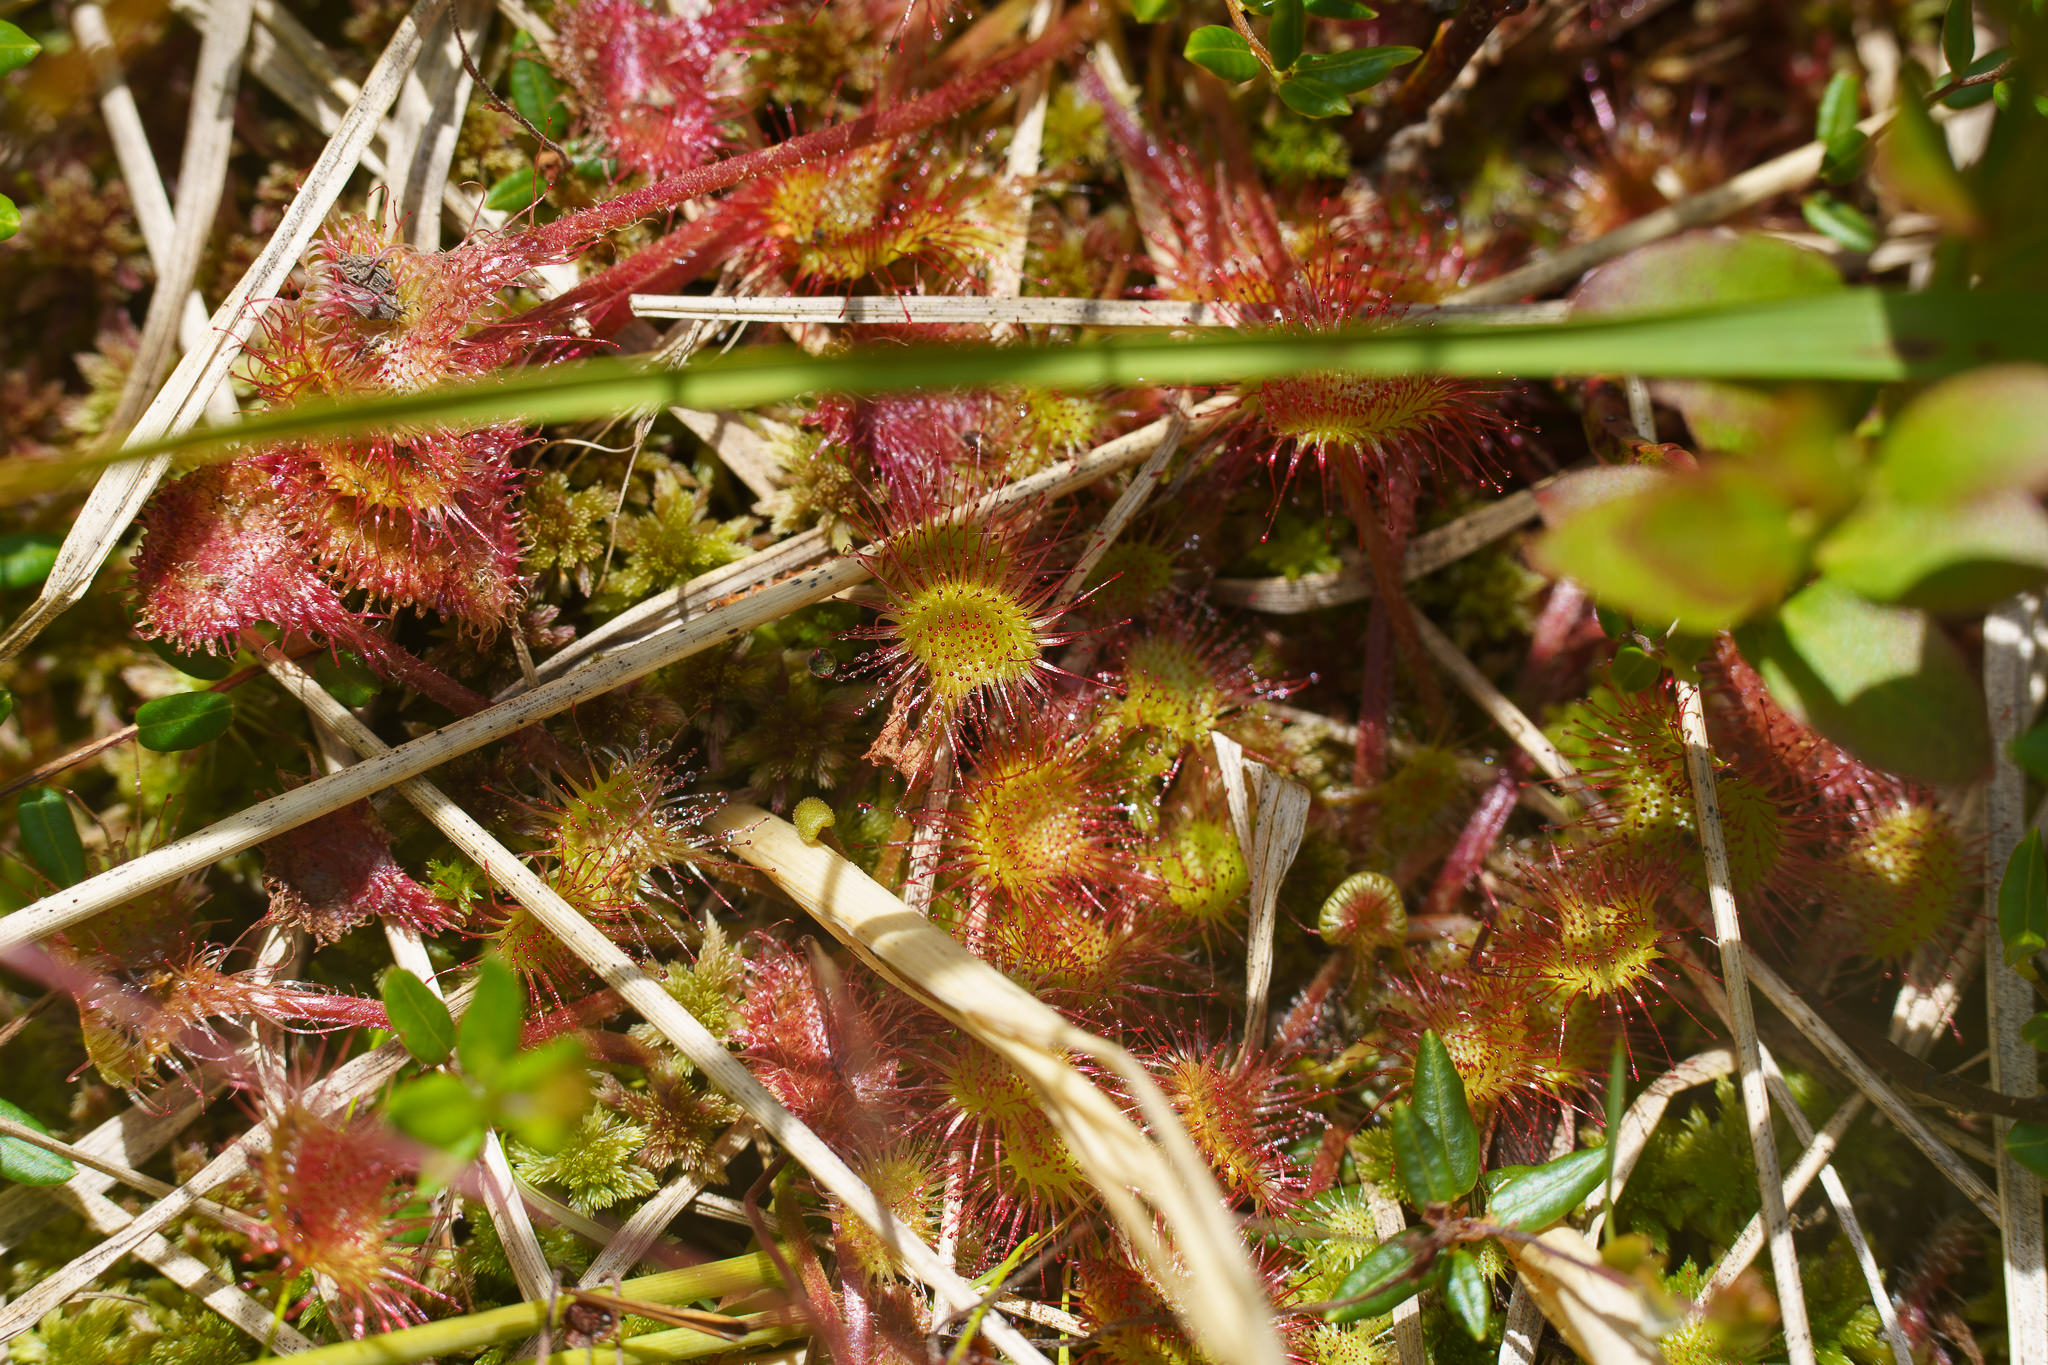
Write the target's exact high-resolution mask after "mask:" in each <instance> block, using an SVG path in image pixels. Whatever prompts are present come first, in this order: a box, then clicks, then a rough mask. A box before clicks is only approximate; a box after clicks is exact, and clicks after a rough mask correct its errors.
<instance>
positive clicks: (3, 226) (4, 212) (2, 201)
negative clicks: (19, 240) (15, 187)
mask: <svg viewBox="0 0 2048 1365" xmlns="http://www.w3.org/2000/svg"><path fill="white" fill-rule="evenodd" d="M19 231H21V209H20V208H18V207H17V206H16V205H15V202H14V201H13V200H12V199H9V198H8V197H7V196H6V195H4V194H0V242H4V241H6V240H7V239H8V238H9V237H12V236H13V235H14V234H15V233H17V232H19Z"/></svg>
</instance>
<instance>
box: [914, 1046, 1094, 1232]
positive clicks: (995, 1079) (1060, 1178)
mask: <svg viewBox="0 0 2048 1365" xmlns="http://www.w3.org/2000/svg"><path fill="white" fill-rule="evenodd" d="M932 1069H933V1071H934V1073H935V1079H934V1081H933V1088H934V1089H935V1090H936V1091H938V1092H939V1099H940V1102H939V1103H938V1104H936V1105H934V1106H932V1107H931V1108H930V1109H929V1110H928V1111H927V1112H928V1113H929V1114H930V1115H931V1119H930V1120H929V1121H930V1122H931V1123H933V1124H934V1125H936V1127H937V1130H938V1131H937V1138H936V1140H937V1141H938V1143H939V1144H940V1148H941V1150H942V1151H943V1152H945V1153H946V1160H947V1162H948V1164H949V1165H948V1169H949V1184H951V1185H954V1186H956V1187H957V1188H959V1189H960V1190H961V1191H962V1192H963V1205H962V1212H961V1227H962V1228H963V1229H969V1228H971V1229H974V1230H975V1232H976V1234H977V1240H978V1241H980V1242H981V1243H983V1244H984V1245H986V1246H988V1247H991V1248H995V1247H1004V1246H1008V1245H1011V1244H1014V1243H1015V1242H1016V1241H1018V1240H1020V1239H1022V1238H1024V1237H1028V1236H1030V1235H1031V1234H1032V1233H1034V1232H1038V1231H1040V1230H1042V1229H1044V1228H1046V1227H1049V1226H1051V1224H1052V1222H1053V1220H1054V1219H1055V1218H1056V1217H1057V1216H1058V1214H1059V1212H1060V1211H1061V1210H1063V1209H1066V1208H1071V1207H1072V1206H1073V1205H1074V1204H1075V1203H1077V1202H1080V1201H1084V1200H1087V1199H1088V1198H1089V1197H1090V1194H1089V1185H1088V1178H1087V1177H1086V1176H1085V1175H1083V1174H1082V1173H1081V1168H1080V1167H1079V1166H1078V1165H1076V1164H1075V1162H1074V1158H1073V1156H1072V1155H1071V1154H1070V1153H1069V1152H1068V1151H1067V1146H1066V1143H1065V1142H1064V1141H1063V1140H1062V1139H1061V1138H1060V1135H1059V1132H1058V1130H1056V1129H1055V1128H1054V1127H1053V1126H1052V1120H1050V1119H1048V1118H1047V1117H1046V1116H1045V1110H1044V1109H1043V1108H1041V1107H1040V1105H1039V1102H1038V1097H1037V1095H1036V1094H1035V1093H1034V1092H1033V1091H1032V1089H1031V1085H1030V1083H1029V1082H1028V1081H1026V1080H1025V1079H1024V1078H1023V1077H1022V1076H1020V1075H1018V1074H1017V1073H1016V1072H1015V1071H1014V1070H1012V1069H1011V1067H1010V1065H1009V1064H1008V1063H1007V1062H1005V1061H1003V1060H1002V1059H1001V1058H1000V1057H998V1056H996V1054H994V1053H993V1052H990V1051H989V1050H988V1049H986V1048H984V1047H982V1046H981V1045H980V1044H978V1043H975V1042H972V1041H970V1040H967V1039H957V1040H955V1041H954V1042H953V1043H952V1044H951V1045H950V1046H949V1047H948V1048H947V1049H946V1050H945V1051H943V1052H941V1053H940V1054H939V1055H938V1056H937V1057H935V1058H934V1059H933V1061H932ZM995 1254H997V1255H1000V1254H1001V1253H1000V1252H999V1251H998V1252H996V1253H995Z"/></svg>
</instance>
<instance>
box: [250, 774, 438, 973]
mask: <svg viewBox="0 0 2048 1365" xmlns="http://www.w3.org/2000/svg"><path fill="white" fill-rule="evenodd" d="M263 870H264V878H263V889H264V890H265V892H267V893H268V894H269V896H270V911H269V913H268V914H267V915H266V916H265V918H266V919H267V920H269V921H270V922H272V923H276V924H286V925H290V926H292V927H293V928H296V929H301V930H304V931H305V932H307V933H309V934H311V935H312V936H313V937H314V939H315V940H316V941H317V942H319V943H320V944H321V945H323V946H324V945H326V944H329V943H333V942H336V941H337V940H339V939H340V938H341V937H342V936H343V935H344V934H346V933H348V932H349V931H350V930H351V929H354V928H355V927H356V926H357V925H360V924H367V923H369V922H370V921H371V920H382V921H383V922H384V923H386V924H390V925H395V926H397V927H399V928H405V929H412V930H416V931H418V932H420V933H424V934H437V933H440V932H441V931H442V930H444V929H451V928H453V927H455V924H456V922H457V921H458V920H459V919H460V918H461V916H460V914H459V913H458V912H457V911H456V910H455V908H454V907H453V906H451V905H449V904H448V903H447V902H445V901H442V900H440V899H439V898H438V897H436V896H435V895H434V894H433V893H432V892H430V891H428V890H427V889H426V888H425V887H423V886H421V885H420V884H419V883H418V882H416V881H414V880H413V879H412V878H411V877H409V876H407V875H406V872H405V869H404V868H402V867H400V866H399V865H398V860H397V859H395V858H393V857H392V856H391V839H390V836H389V835H387V834H386V833H385V832H384V827H383V826H382V825H381V824H379V823H378V821H377V818H376V816H375V815H373V814H372V813H371V811H370V803H369V802H367V801H358V802H356V803H355V804H354V805H351V806H343V807H342V808H341V809H340V810H338V811H334V812H331V813H330V814H327V815H323V816H321V817H320V818H319V819H317V820H314V821H312V822H311V823H309V824H307V825H306V826H304V827H303V828H302V829H298V830H295V831H293V832H292V834H290V835H289V836H287V837H285V838H282V839H272V840H270V841H268V842H267V843H265V844H264V845H263Z"/></svg>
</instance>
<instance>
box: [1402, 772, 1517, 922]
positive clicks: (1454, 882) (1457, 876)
mask: <svg viewBox="0 0 2048 1365" xmlns="http://www.w3.org/2000/svg"><path fill="white" fill-rule="evenodd" d="M1528 776H1529V756H1528V755H1527V754H1525V753H1523V752H1521V751H1520V750H1516V751H1515V752H1514V753H1513V754H1510V755H1509V756H1508V759H1507V761H1506V762H1504V763H1502V764H1501V768H1500V776H1499V777H1496V778H1495V779H1494V780H1493V785H1492V786H1491V787H1488V788H1487V789H1486V792H1485V794H1484V795H1482V796H1481V797H1480V798H1479V805H1478V806H1477V807H1476V808H1474V810H1473V811H1472V814H1471V817H1470V818H1469V819H1467V820H1466V821H1465V828H1464V830H1463V831H1462V832H1460V833H1459V835H1458V842H1457V843H1456V844H1454V845H1452V846H1451V853H1450V856H1449V857H1447V858H1445V859H1444V865H1443V868H1442V869H1441V870H1440V871H1438V873H1437V874H1436V884H1435V885H1433V886H1431V887H1430V888H1429V897H1428V899H1427V900H1425V901H1424V902H1423V906H1422V912H1423V913H1424V914H1425V915H1445V914H1449V913H1450V912H1451V909H1452V907H1453V906H1455V905H1456V903H1457V900H1458V897H1459V896H1461V895H1463V894H1464V893H1465V888H1466V887H1468V886H1470V885H1471V884H1472V879H1473V878H1474V877H1476V876H1478V875H1479V869H1480V867H1481V866H1482V865H1483V864H1484V863H1485V862H1486V855H1487V854H1489V853H1491V852H1493V848H1494V845H1496V844H1498V843H1499V842H1500V836H1501V831H1502V830H1504V829H1506V828H1507V824H1508V816H1509V814H1510V813H1512V812H1513V811H1514V809H1515V801H1516V799H1517V798H1518V797H1519V796H1520V795H1521V792H1522V783H1523V782H1524V781H1525V780H1526V779H1527V778H1528Z"/></svg>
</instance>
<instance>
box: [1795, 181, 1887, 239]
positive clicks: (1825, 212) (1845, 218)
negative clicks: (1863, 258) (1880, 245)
mask: <svg viewBox="0 0 2048 1365" xmlns="http://www.w3.org/2000/svg"><path fill="white" fill-rule="evenodd" d="M1799 213H1800V216H1802V217H1803V218H1805V219H1806V225H1807V226H1808V227H1810V228H1812V229H1813V230H1814V231H1815V232H1818V233H1820V234H1821V235H1822V236H1823V237H1828V238H1832V239H1833V240H1834V241H1836V242H1839V243H1840V244H1841V245H1842V246H1843V247H1844V248H1845V249H1847V250H1849V251H1860V252H1865V253H1867V252H1870V251H1872V250H1874V249H1875V248H1876V246H1877V224H1875V223H1873V222H1871V221H1870V218H1869V217H1868V215H1866V214H1865V213H1864V212H1863V210H1861V209H1859V208H1857V207H1856V206H1855V205H1854V204H1850V203H1845V202H1843V201H1842V200H1840V199H1837V198H1835V196H1833V195H1832V194H1818V193H1816V194H1809V195H1807V196H1806V198H1804V199H1802V200H1800V201H1799Z"/></svg>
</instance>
